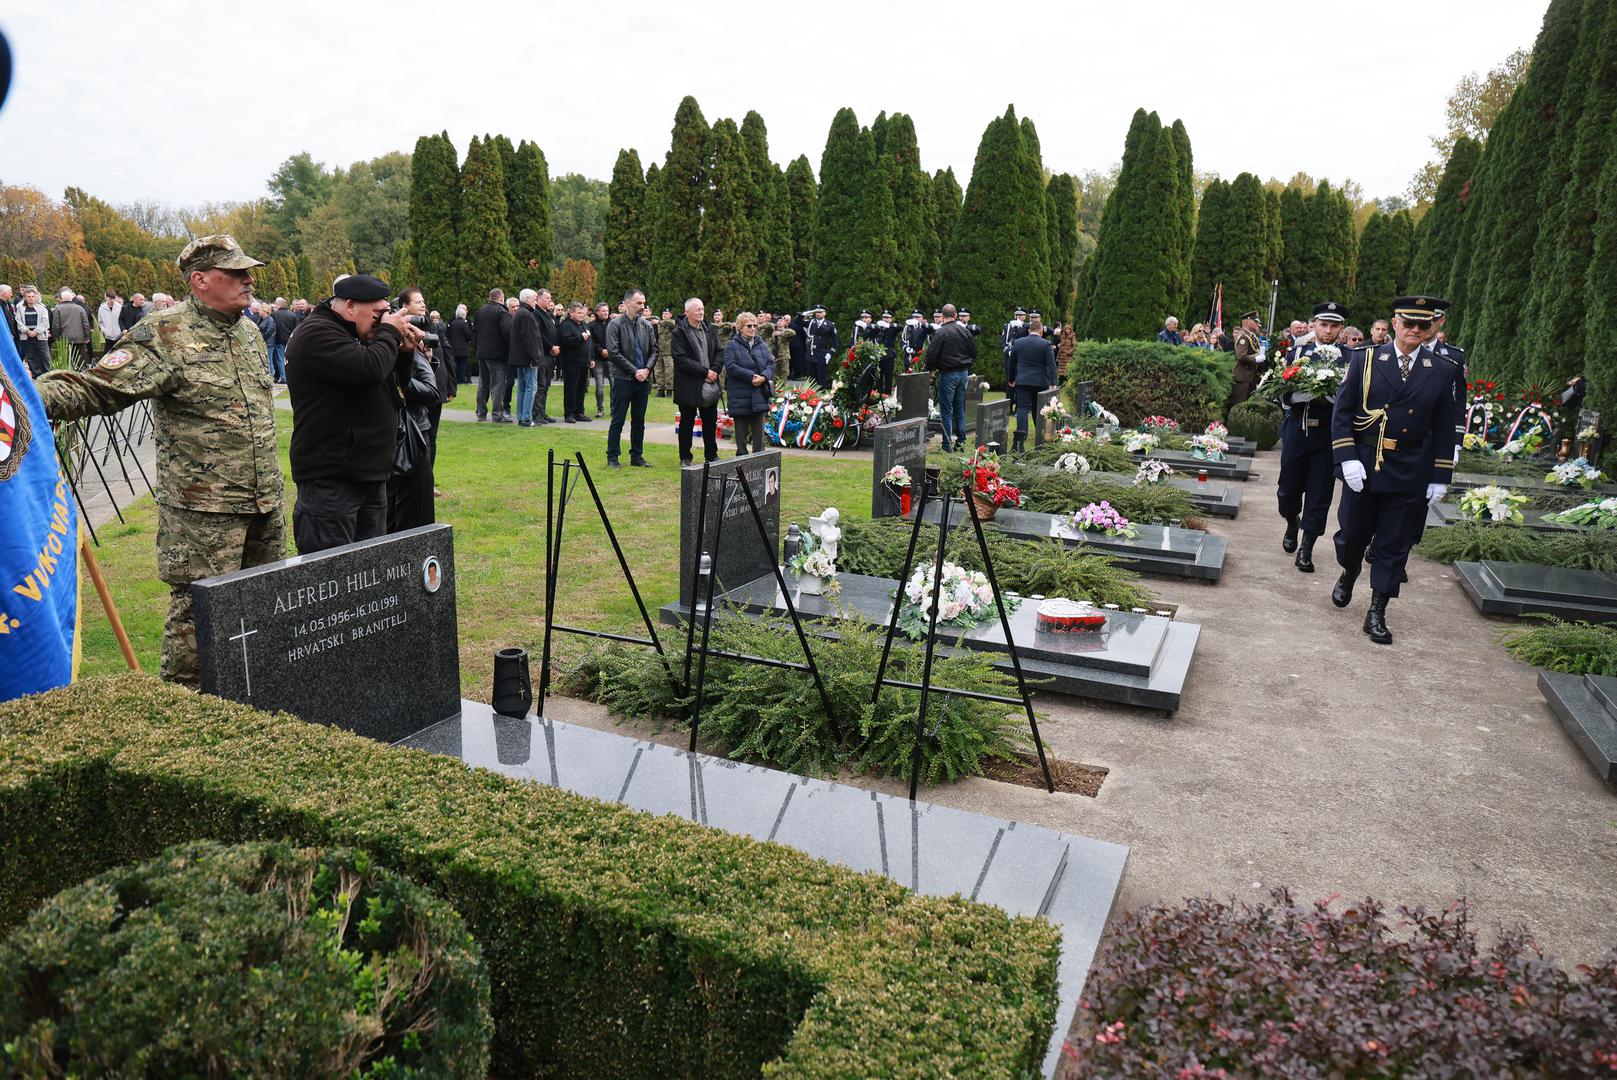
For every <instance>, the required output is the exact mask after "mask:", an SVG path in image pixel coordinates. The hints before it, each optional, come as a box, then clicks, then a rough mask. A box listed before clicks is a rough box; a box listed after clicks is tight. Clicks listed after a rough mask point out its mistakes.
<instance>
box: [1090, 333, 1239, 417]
mask: <svg viewBox="0 0 1617 1080" xmlns="http://www.w3.org/2000/svg"><path fill="white" fill-rule="evenodd" d="M1229 355H1230V354H1228V353H1224V352H1220V351H1218V350H1217V349H1193V348H1187V347H1184V346H1178V345H1164V344H1162V343H1161V342H1158V341H1107V342H1100V341H1080V342H1079V343H1078V345H1077V347H1076V348H1074V349H1073V352H1072V360H1071V362H1070V363H1068V365H1067V381H1068V382H1069V383H1074V382H1081V381H1084V380H1092V381H1093V382H1094V384H1095V391H1094V393H1093V395H1091V396H1092V397H1093V398H1094V400H1095V401H1098V402H1100V403H1101V404H1102V405H1103V406H1105V407H1106V408H1107V409H1108V410H1110V411H1111V412H1113V413H1115V414H1117V419H1118V422H1119V423H1121V424H1122V425H1123V426H1124V427H1133V426H1134V425H1136V424H1138V423H1139V422H1140V421H1141V420H1142V419H1144V418H1145V417H1147V416H1168V417H1172V418H1173V419H1175V420H1177V421H1179V423H1180V424H1181V425H1183V427H1184V429H1185V430H1186V431H1192V432H1195V431H1201V430H1202V429H1203V428H1205V427H1206V426H1207V425H1208V423H1210V422H1211V421H1213V420H1217V419H1218V418H1219V413H1220V412H1222V411H1223V407H1224V401H1225V399H1226V398H1228V397H1229V393H1230V383H1231V380H1232V378H1233V374H1234V369H1233V366H1232V362H1231V360H1230V359H1229ZM1068 398H1069V400H1070V399H1071V395H1070V394H1069V395H1068Z"/></svg>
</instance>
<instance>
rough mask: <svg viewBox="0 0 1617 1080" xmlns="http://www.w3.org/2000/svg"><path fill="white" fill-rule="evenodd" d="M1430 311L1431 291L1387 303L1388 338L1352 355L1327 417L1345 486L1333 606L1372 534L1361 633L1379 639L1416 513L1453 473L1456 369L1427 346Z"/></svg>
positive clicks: (1349, 591) (1347, 596) (1341, 599)
mask: <svg viewBox="0 0 1617 1080" xmlns="http://www.w3.org/2000/svg"><path fill="white" fill-rule="evenodd" d="M1436 314H1437V312H1436V309H1435V308H1434V307H1433V305H1432V302H1431V298H1430V297H1424V296H1404V297H1399V298H1398V299H1397V300H1394V301H1393V338H1392V341H1390V342H1388V343H1387V344H1385V345H1379V346H1376V347H1374V348H1369V349H1365V350H1363V351H1362V352H1359V353H1357V354H1355V356H1354V359H1353V360H1352V361H1350V362H1349V364H1348V369H1347V377H1346V378H1344V379H1343V381H1342V389H1341V391H1340V392H1339V393H1338V394H1337V398H1336V410H1335V412H1334V413H1333V414H1332V417H1331V452H1332V456H1333V457H1334V458H1335V459H1336V463H1337V464H1338V465H1339V466H1340V467H1341V476H1342V482H1343V483H1344V484H1345V485H1346V490H1345V491H1343V492H1342V501H1341V505H1340V506H1339V508H1338V510H1337V525H1338V528H1337V532H1336V561H1337V563H1338V564H1339V565H1340V566H1341V567H1342V576H1341V577H1340V578H1338V579H1337V582H1336V587H1335V588H1334V589H1332V590H1331V603H1333V604H1335V605H1336V606H1337V607H1339V608H1340V607H1347V606H1348V604H1349V603H1351V602H1352V600H1353V583H1354V582H1355V581H1357V580H1358V577H1359V573H1360V571H1361V570H1362V569H1363V565H1364V552H1365V548H1366V547H1367V546H1368V545H1369V543H1370V538H1371V537H1372V536H1374V537H1375V540H1376V559H1375V562H1374V563H1373V564H1372V565H1371V567H1370V589H1371V593H1370V610H1369V612H1368V613H1367V614H1366V615H1365V617H1364V632H1365V633H1366V634H1369V635H1370V640H1371V641H1374V642H1376V643H1377V644H1379V645H1387V644H1391V642H1392V632H1391V631H1390V630H1388V629H1387V601H1388V600H1390V599H1392V598H1393V597H1395V596H1397V595H1398V586H1399V584H1400V582H1402V581H1403V580H1404V567H1405V564H1406V563H1408V561H1409V548H1410V545H1411V543H1412V540H1413V537H1414V529H1413V515H1414V513H1415V510H1416V509H1417V508H1424V507H1425V506H1426V505H1430V504H1431V503H1434V502H1436V501H1437V500H1438V499H1441V498H1442V497H1443V495H1444V493H1446V492H1447V491H1448V483H1449V480H1450V479H1451V477H1452V476H1453V472H1454V430H1455V419H1456V416H1457V415H1458V412H1459V405H1458V403H1457V402H1456V401H1455V397H1454V372H1453V368H1452V366H1451V365H1450V364H1449V362H1448V361H1446V360H1444V359H1442V358H1441V357H1439V356H1436V355H1434V354H1433V353H1432V351H1431V350H1430V349H1428V348H1427V347H1426V345H1425V340H1426V332H1427V330H1429V329H1430V328H1431V324H1432V320H1433V318H1435V317H1436Z"/></svg>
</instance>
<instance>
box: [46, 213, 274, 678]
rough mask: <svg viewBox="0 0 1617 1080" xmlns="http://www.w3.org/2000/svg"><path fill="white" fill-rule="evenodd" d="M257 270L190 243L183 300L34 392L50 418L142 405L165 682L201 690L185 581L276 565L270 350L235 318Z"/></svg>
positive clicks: (227, 249)
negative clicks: (162, 595)
mask: <svg viewBox="0 0 1617 1080" xmlns="http://www.w3.org/2000/svg"><path fill="white" fill-rule="evenodd" d="M262 265H264V264H263V263H261V262H259V261H257V260H256V259H252V258H249V257H248V255H247V253H246V252H244V251H242V249H241V245H239V244H238V243H236V241H235V240H234V239H233V238H232V237H230V236H227V235H224V234H222V233H221V234H218V235H215V236H204V237H200V238H198V239H196V240H193V241H191V242H190V243H189V244H187V245H186V246H185V250H183V251H181V252H180V257H179V266H180V273H181V274H182V275H184V276H185V278H186V280H187V282H188V284H189V285H190V287H191V296H190V298H189V299H188V300H186V301H185V302H184V303H181V304H177V305H175V306H174V307H171V308H167V309H165V310H163V311H157V312H154V313H153V314H151V315H148V316H146V317H145V318H143V319H141V320H140V322H138V323H136V324H135V325H134V326H132V327H130V328H129V329H128V330H127V331H126V332H125V333H124V335H123V336H122V337H121V338H119V339H118V345H117V348H114V349H112V350H110V351H108V352H107V354H106V355H105V356H103V357H102V358H101V359H100V360H99V361H98V362H97V363H96V364H94V365H93V366H92V367H89V368H87V369H86V370H85V371H83V372H76V371H53V372H49V373H48V374H46V375H44V376H41V377H40V379H39V380H38V381H37V383H36V384H35V385H36V386H37V387H38V389H39V395H40V397H41V398H43V399H44V402H45V411H46V412H47V413H48V414H49V415H50V418H51V419H52V420H76V419H78V418H79V417H82V416H92V415H108V414H112V413H117V412H120V411H121V410H123V409H126V408H128V407H129V406H130V405H132V404H134V403H135V402H137V401H140V400H142V399H145V398H150V399H151V400H152V402H153V408H152V415H153V418H154V420H155V422H156V439H157V570H158V576H159V577H160V578H162V580H163V581H165V582H167V583H168V586H169V605H168V618H167V620H166V621H165V622H164V624H163V678H165V679H167V680H169V681H170V682H176V683H181V684H183V685H186V686H196V685H198V681H199V680H198V675H197V653H196V626H195V623H194V621H193V618H192V614H191V583H192V582H193V581H197V580H199V579H201V578H207V577H213V576H215V575H217V574H223V573H228V572H229V571H232V570H240V569H243V568H244V567H249V566H259V565H261V564H263V563H268V562H274V561H276V560H277V559H282V558H285V557H286V532H285V530H286V525H285V520H284V518H283V517H282V512H281V495H282V487H283V481H282V478H281V462H280V457H279V454H278V453H277V451H276V445H275V404H274V400H273V395H272V393H271V390H270V386H271V384H270V375H269V353H268V351H267V350H266V349H265V347H264V336H263V335H262V334H260V333H259V331H258V327H257V326H256V325H255V324H254V323H252V322H250V321H248V320H246V319H243V318H242V315H241V313H242V309H244V308H245V307H247V305H248V303H249V302H250V301H251V300H252V296H253V275H252V273H251V269H252V268H253V267H255V266H262Z"/></svg>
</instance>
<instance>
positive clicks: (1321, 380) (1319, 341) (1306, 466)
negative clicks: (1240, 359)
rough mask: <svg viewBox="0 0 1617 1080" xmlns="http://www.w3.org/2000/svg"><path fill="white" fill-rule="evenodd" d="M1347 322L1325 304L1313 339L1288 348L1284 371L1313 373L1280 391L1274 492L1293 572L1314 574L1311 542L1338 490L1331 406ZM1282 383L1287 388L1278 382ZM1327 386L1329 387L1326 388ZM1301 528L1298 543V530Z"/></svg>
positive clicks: (1337, 307)
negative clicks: (1282, 414)
mask: <svg viewBox="0 0 1617 1080" xmlns="http://www.w3.org/2000/svg"><path fill="white" fill-rule="evenodd" d="M1346 319H1347V308H1346V307H1345V306H1344V305H1342V304H1338V303H1336V302H1335V301H1334V300H1327V301H1325V302H1324V303H1322V304H1315V305H1314V327H1313V329H1314V338H1313V340H1312V341H1308V342H1304V343H1303V344H1301V345H1298V346H1296V347H1295V348H1293V349H1292V350H1291V354H1290V355H1289V356H1287V357H1286V358H1285V361H1284V363H1285V367H1284V368H1282V369H1281V370H1282V371H1283V372H1288V373H1289V372H1290V370H1291V369H1292V368H1293V367H1297V368H1298V369H1299V370H1301V371H1305V372H1308V373H1311V377H1310V378H1308V379H1307V380H1305V381H1306V382H1307V385H1308V389H1306V390H1303V391H1301V392H1296V391H1293V392H1287V391H1285V390H1282V391H1281V395H1282V396H1281V401H1280V404H1281V407H1282V408H1284V409H1285V410H1286V419H1285V422H1284V423H1283V424H1282V425H1281V427H1280V483H1279V485H1278V487H1277V489H1276V491H1277V493H1278V495H1279V500H1280V516H1281V517H1282V518H1284V519H1285V522H1286V532H1285V535H1284V537H1283V538H1282V539H1281V542H1280V546H1281V547H1282V548H1283V549H1284V550H1285V551H1286V552H1288V553H1290V552H1293V551H1295V552H1296V553H1297V559H1296V565H1297V569H1298V570H1299V571H1300V572H1302V573H1304V574H1312V573H1313V572H1314V541H1315V540H1318V539H1319V538H1320V536H1321V535H1322V534H1323V533H1324V532H1325V521H1326V518H1327V517H1328V516H1329V514H1330V512H1331V496H1332V495H1334V494H1335V490H1336V466H1335V464H1334V463H1333V461H1332V455H1331V411H1332V410H1331V406H1332V404H1333V403H1334V402H1335V400H1336V389H1335V386H1334V385H1333V384H1334V383H1335V379H1334V378H1332V377H1331V373H1334V374H1335V375H1336V376H1340V374H1341V369H1342V367H1343V366H1344V362H1345V361H1344V354H1343V352H1342V350H1341V349H1340V348H1338V347H1337V344H1336V338H1337V335H1339V334H1340V333H1341V332H1342V327H1343V325H1344V323H1345V322H1346ZM1281 385H1282V386H1285V385H1289V384H1287V383H1285V382H1284V380H1281ZM1327 387H1329V389H1327ZM1299 527H1301V529H1302V543H1300V544H1299V543H1298V542H1297V530H1298V528H1299Z"/></svg>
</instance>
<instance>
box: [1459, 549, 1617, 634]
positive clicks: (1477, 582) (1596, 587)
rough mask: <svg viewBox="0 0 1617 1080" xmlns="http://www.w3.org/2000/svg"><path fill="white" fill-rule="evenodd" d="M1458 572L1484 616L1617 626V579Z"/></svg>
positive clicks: (1530, 569) (1522, 571)
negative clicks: (1533, 616)
mask: <svg viewBox="0 0 1617 1080" xmlns="http://www.w3.org/2000/svg"><path fill="white" fill-rule="evenodd" d="M1454 569H1455V572H1456V573H1458V574H1459V577H1460V585H1461V587H1463V588H1464V589H1465V592H1466V595H1467V596H1469V597H1471V602H1472V603H1473V604H1476V605H1477V610H1478V611H1481V612H1482V613H1483V614H1484V615H1528V614H1544V615H1554V616H1555V617H1556V618H1559V619H1583V620H1585V621H1587V622H1600V623H1604V622H1617V574H1610V573H1606V572H1605V571H1603V570H1574V569H1570V568H1568V567H1563V566H1540V565H1538V564H1537V563H1509V562H1494V561H1493V560H1491V559H1488V560H1484V561H1482V562H1457V563H1455V564H1454Z"/></svg>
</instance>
